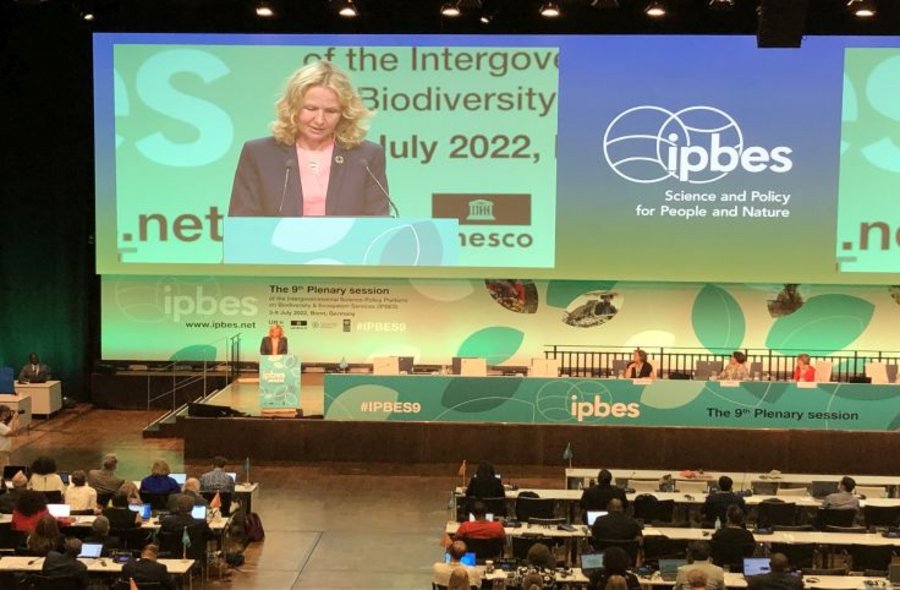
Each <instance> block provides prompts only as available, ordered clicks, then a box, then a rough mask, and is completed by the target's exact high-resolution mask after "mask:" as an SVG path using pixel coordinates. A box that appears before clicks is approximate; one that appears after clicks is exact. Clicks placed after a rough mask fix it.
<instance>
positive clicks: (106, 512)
mask: <svg viewBox="0 0 900 590" xmlns="http://www.w3.org/2000/svg"><path fill="white" fill-rule="evenodd" d="M128 504H129V503H128V495H127V494H126V493H125V492H123V491H118V492H116V493H115V494H113V497H112V500H111V501H110V505H109V506H107V507H106V508H104V509H103V516H105V517H106V518H107V520H109V526H110V528H112V529H116V530H122V529H131V528H135V527H139V526H141V515H140V513H139V512H133V511H131V510H129V509H128Z"/></svg>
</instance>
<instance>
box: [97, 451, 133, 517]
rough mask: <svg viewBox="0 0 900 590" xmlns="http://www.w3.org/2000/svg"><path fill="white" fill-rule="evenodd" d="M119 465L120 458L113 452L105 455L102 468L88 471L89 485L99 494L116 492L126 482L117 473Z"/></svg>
mask: <svg viewBox="0 0 900 590" xmlns="http://www.w3.org/2000/svg"><path fill="white" fill-rule="evenodd" d="M118 465H119V458H118V457H117V456H116V455H115V454H113V453H108V454H107V455H105V456H104V457H103V463H102V464H101V467H100V469H91V470H90V471H88V485H89V486H91V487H92V488H94V489H95V490H97V493H98V494H115V493H116V492H118V491H119V488H120V487H122V484H123V483H125V480H124V479H122V478H121V477H119V476H118V475H116V467H117V466H118ZM101 508H102V506H101Z"/></svg>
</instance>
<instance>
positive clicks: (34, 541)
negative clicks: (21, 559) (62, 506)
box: [16, 514, 65, 557]
mask: <svg viewBox="0 0 900 590" xmlns="http://www.w3.org/2000/svg"><path fill="white" fill-rule="evenodd" d="M64 541H65V539H64V538H63V536H62V535H61V534H60V532H59V524H57V522H56V519H55V518H53V517H52V516H51V515H49V514H43V515H41V517H40V518H38V519H37V521H35V523H34V528H33V529H32V530H31V532H30V533H28V537H27V538H26V539H25V551H19V550H17V551H16V553H19V554H23V555H34V556H40V557H43V556H45V555H47V553H49V552H50V551H62V550H63V543H64Z"/></svg>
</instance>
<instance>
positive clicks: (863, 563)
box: [847, 545, 894, 577]
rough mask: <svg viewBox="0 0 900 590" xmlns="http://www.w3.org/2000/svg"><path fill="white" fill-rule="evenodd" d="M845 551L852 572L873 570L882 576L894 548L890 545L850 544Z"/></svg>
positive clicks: (884, 574) (885, 574)
mask: <svg viewBox="0 0 900 590" xmlns="http://www.w3.org/2000/svg"><path fill="white" fill-rule="evenodd" d="M847 552H848V553H849V554H850V561H851V563H852V565H853V567H852V569H853V571H854V572H861V571H866V570H875V571H878V572H881V575H882V576H884V577H886V576H887V570H888V566H889V565H890V563H891V559H892V558H893V556H894V548H893V547H892V546H890V545H850V549H849V550H848V551H847ZM867 575H868V574H867Z"/></svg>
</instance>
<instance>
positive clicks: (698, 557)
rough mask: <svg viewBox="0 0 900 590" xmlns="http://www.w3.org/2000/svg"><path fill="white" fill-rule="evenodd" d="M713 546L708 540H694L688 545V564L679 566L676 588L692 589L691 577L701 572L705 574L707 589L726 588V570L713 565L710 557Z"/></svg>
mask: <svg viewBox="0 0 900 590" xmlns="http://www.w3.org/2000/svg"><path fill="white" fill-rule="evenodd" d="M711 550H712V548H711V547H710V546H709V543H707V542H706V541H694V542H693V543H691V544H690V545H688V550H687V558H688V562H687V565H683V566H681V567H680V568H678V575H677V577H676V578H675V590H682V589H683V590H691V588H693V586H692V585H691V578H692V577H694V574H695V573H697V572H699V573H700V574H701V575H702V576H703V580H704V581H703V584H704V586H705V588H706V590H725V570H723V569H722V568H720V567H719V566H717V565H713V562H712V560H711V559H710V552H711Z"/></svg>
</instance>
